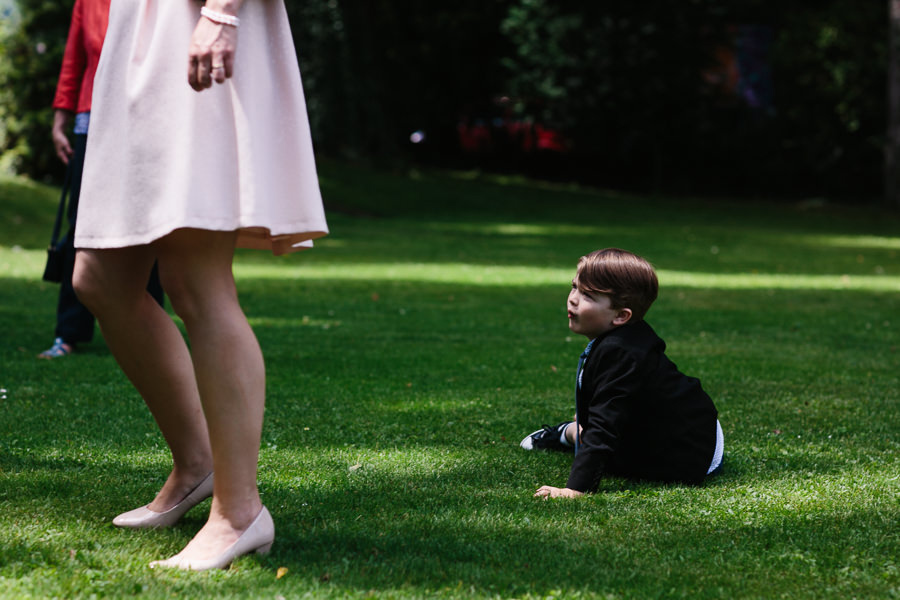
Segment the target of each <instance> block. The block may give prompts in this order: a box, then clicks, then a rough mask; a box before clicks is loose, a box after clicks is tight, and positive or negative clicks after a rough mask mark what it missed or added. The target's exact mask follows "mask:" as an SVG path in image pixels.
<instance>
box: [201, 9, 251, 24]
mask: <svg viewBox="0 0 900 600" xmlns="http://www.w3.org/2000/svg"><path fill="white" fill-rule="evenodd" d="M200 14H201V15H203V16H204V17H206V18H207V19H209V20H210V21H212V22H213V23H218V24H219V25H231V26H232V27H237V26H238V25H240V24H241V20H240V19H238V18H237V17H233V16H231V15H226V14H225V13H220V12H216V11H214V10H211V9H209V8H206V7H205V6H201V7H200Z"/></svg>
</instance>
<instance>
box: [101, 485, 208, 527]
mask: <svg viewBox="0 0 900 600" xmlns="http://www.w3.org/2000/svg"><path fill="white" fill-rule="evenodd" d="M212 493H213V474H212V473H210V474H209V475H207V476H206V477H205V478H204V479H203V481H201V482H200V483H198V484H197V487H195V488H194V489H192V490H191V491H190V492H189V493H188V495H187V496H185V497H184V500H182V501H181V502H179V503H178V504H176V505H175V506H173V507H172V508H170V509H169V510H167V511H165V512H155V511H152V510H150V509H149V508H147V506H149V504H148V505H146V506H142V507H140V508H135V509H134V510H129V511H128V512H125V513H122V514H121V515H119V516H117V517H116V518H115V519H113V525H115V526H116V527H128V528H130V529H151V528H154V527H171V526H172V525H174V524H175V523H176V522H178V519H180V518H181V517H183V516H184V513H186V512H187V511H189V510H191V509H192V508H194V507H195V506H197V505H198V504H200V502H202V501H203V500H206V499H207V498H209V497H210V496H212Z"/></svg>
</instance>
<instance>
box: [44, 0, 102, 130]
mask: <svg viewBox="0 0 900 600" xmlns="http://www.w3.org/2000/svg"><path fill="white" fill-rule="evenodd" d="M109 2H110V0H75V8H74V9H73V10H72V24H71V25H70V26H69V38H68V39H67V40H66V52H65V54H64V55H63V63H62V69H61V71H60V73H59V81H58V82H57V84H56V96H55V97H54V98H53V108H60V109H63V110H70V111H72V112H74V113H81V112H86V111H89V110H91V93H92V92H93V90H94V74H95V73H96V72H97V62H98V61H99V60H100V50H101V48H103V38H104V37H105V36H106V26H107V25H108V24H109Z"/></svg>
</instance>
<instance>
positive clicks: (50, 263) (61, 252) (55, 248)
mask: <svg viewBox="0 0 900 600" xmlns="http://www.w3.org/2000/svg"><path fill="white" fill-rule="evenodd" d="M71 171H72V169H70V168H67V169H66V182H65V183H64V184H63V188H62V194H61V195H60V197H59V209H57V211H56V224H55V225H54V226H53V237H51V238H50V246H48V247H47V266H46V267H44V277H43V279H44V281H49V282H51V283H60V282H61V281H62V278H63V265H64V264H65V258H66V257H65V248H63V247H62V246H61V245H60V243H59V230H60V229H62V221H63V218H64V217H65V214H66V198H67V197H68V195H69V186H70V182H71V179H72V175H71Z"/></svg>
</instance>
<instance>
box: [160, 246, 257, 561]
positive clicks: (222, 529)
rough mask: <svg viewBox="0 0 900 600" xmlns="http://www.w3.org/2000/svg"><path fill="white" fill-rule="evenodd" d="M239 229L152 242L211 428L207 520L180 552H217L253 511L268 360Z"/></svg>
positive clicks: (197, 556) (196, 555) (192, 556)
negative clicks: (247, 296) (255, 325)
mask: <svg viewBox="0 0 900 600" xmlns="http://www.w3.org/2000/svg"><path fill="white" fill-rule="evenodd" d="M235 240H236V234H235V233H234V232H211V231H204V230H196V229H180V230H177V231H175V232H173V233H171V234H169V235H168V236H166V237H164V238H162V239H161V240H158V241H157V242H155V243H154V249H155V251H156V253H157V256H158V257H159V265H160V276H161V278H162V283H163V288H164V289H165V290H166V292H167V293H168V294H169V298H170V299H171V301H172V306H173V308H174V310H175V312H176V313H177V314H178V315H179V316H180V317H181V318H182V320H183V321H184V324H185V328H186V329H187V335H188V338H189V339H190V343H191V355H192V358H193V369H194V374H195V376H196V381H197V386H198V389H199V392H200V398H201V400H202V405H203V412H204V414H205V416H206V425H207V428H208V431H209V441H210V446H211V449H212V457H213V465H214V467H215V480H214V488H215V489H214V492H213V502H212V508H211V510H210V516H209V520H208V521H207V523H206V525H205V526H204V527H203V529H201V530H200V532H199V533H198V534H197V535H196V536H195V537H194V539H193V540H191V542H190V544H188V546H187V547H186V548H185V549H184V551H183V552H182V553H181V555H182V557H183V558H185V559H198V560H200V559H205V558H211V557H213V556H216V555H218V554H220V553H221V552H222V550H224V549H225V548H227V547H228V546H230V545H231V544H232V543H233V542H234V541H235V540H236V539H237V538H238V537H239V536H240V534H241V533H242V532H243V531H244V530H245V529H246V528H247V527H248V526H249V525H250V523H251V522H252V521H253V520H254V519H255V518H256V516H257V515H258V514H259V512H260V510H262V503H261V502H260V499H259V493H258V490H257V487H256V474H257V461H258V458H259V444H260V436H261V433H262V422H263V410H264V404H265V367H264V365H263V357H262V352H261V350H260V348H259V344H258V343H257V341H256V336H255V335H254V333H253V330H252V329H251V328H250V325H249V323H248V322H247V318H246V317H245V316H244V313H243V311H242V310H241V307H240V304H239V303H238V297H237V290H236V288H235V284H234V277H233V276H232V272H231V264H232V259H233V256H234V247H235Z"/></svg>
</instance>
